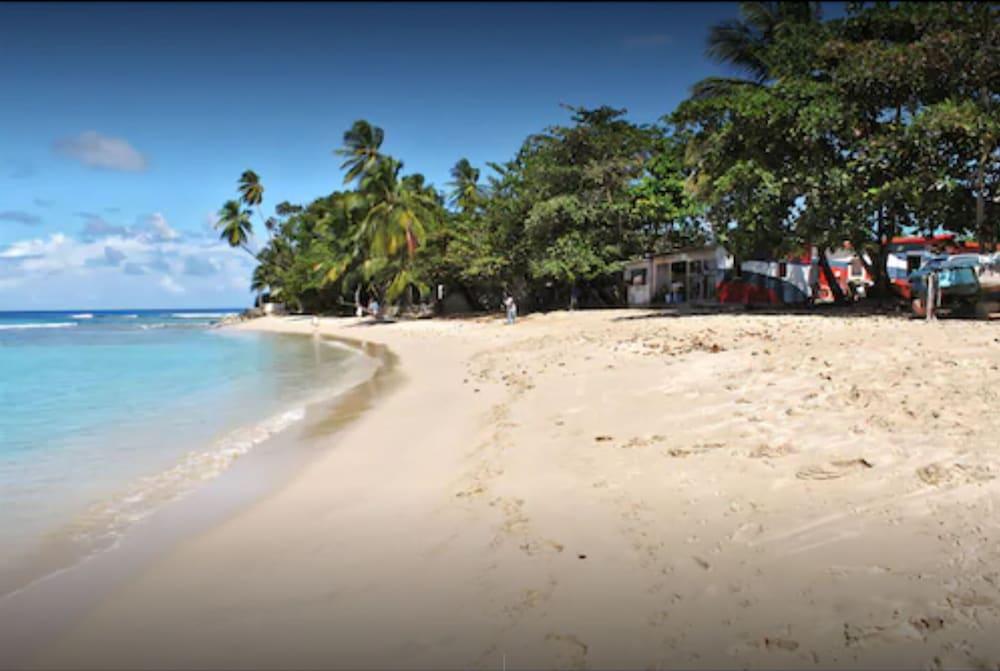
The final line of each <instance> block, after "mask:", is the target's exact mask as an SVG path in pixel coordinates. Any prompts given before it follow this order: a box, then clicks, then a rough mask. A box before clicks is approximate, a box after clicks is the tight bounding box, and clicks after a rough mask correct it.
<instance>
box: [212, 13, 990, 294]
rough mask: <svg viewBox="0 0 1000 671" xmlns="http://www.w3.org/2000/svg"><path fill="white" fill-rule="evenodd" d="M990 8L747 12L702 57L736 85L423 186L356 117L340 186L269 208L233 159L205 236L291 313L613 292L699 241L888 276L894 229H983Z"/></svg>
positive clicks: (574, 127) (580, 117)
mask: <svg viewBox="0 0 1000 671" xmlns="http://www.w3.org/2000/svg"><path fill="white" fill-rule="evenodd" d="M997 13H998V11H997V5H995V4H992V5H991V4H977V3H930V4H917V3H898V4H892V5H890V4H888V3H874V4H869V3H850V4H849V6H848V12H847V16H846V17H845V18H842V19H838V20H832V21H823V20H822V19H821V13H820V7H819V5H818V3H781V2H747V3H742V4H741V15H742V16H741V18H739V19H734V20H732V21H727V22H724V23H722V24H720V25H718V26H716V27H715V28H714V29H713V30H712V31H711V33H710V35H709V38H708V53H709V55H710V56H712V57H714V58H716V59H718V60H720V61H723V62H725V63H728V64H730V65H731V66H733V67H734V68H735V69H737V70H738V71H739V72H740V73H742V74H744V75H745V77H743V78H740V77H731V78H719V77H715V78H710V79H708V80H704V81H702V82H698V83H697V84H696V85H695V86H694V87H693V89H692V95H691V97H690V98H689V99H688V100H686V101H685V102H683V103H682V104H681V105H680V106H679V107H678V109H677V110H675V111H673V112H672V113H670V114H668V115H666V116H665V117H664V118H663V119H662V121H661V123H659V124H656V125H639V124H635V123H633V122H631V121H629V120H627V118H626V116H625V110H620V109H614V108H611V107H600V108H597V109H585V108H575V107H568V108H567V111H568V113H569V123H568V124H567V125H563V126H554V127H550V128H547V129H545V130H544V131H542V132H540V133H538V134H536V135H532V136H530V137H528V138H527V139H526V140H525V141H524V143H523V144H522V146H521V148H520V150H519V151H518V152H517V154H516V155H515V156H514V157H513V158H511V159H510V160H508V161H506V162H504V163H491V164H489V165H488V169H489V173H490V174H489V175H488V176H487V177H486V178H485V179H483V178H482V172H481V170H480V168H477V167H475V166H473V165H471V164H470V163H469V161H467V160H466V159H461V160H459V161H458V162H457V163H456V164H455V167H454V168H453V169H452V173H451V177H452V181H451V182H450V183H449V184H448V185H447V190H446V191H439V190H438V189H436V188H435V187H433V186H431V185H429V184H427V183H426V181H425V179H424V177H423V176H422V175H419V174H404V172H403V164H402V162H401V161H399V160H397V159H395V158H393V157H391V156H388V155H386V154H384V153H383V152H382V151H381V146H382V143H383V139H384V132H383V130H382V129H381V128H377V127H375V126H372V125H371V124H369V123H368V122H366V121H358V122H356V123H355V124H354V125H353V126H352V127H351V128H350V129H349V130H348V131H347V132H346V133H345V134H344V143H343V147H341V148H340V149H337V150H336V153H337V154H338V155H340V156H341V157H343V159H344V160H343V163H342V165H341V167H342V169H344V170H345V171H346V177H345V180H344V190H342V191H335V192H333V193H331V194H329V195H326V196H323V197H320V198H317V199H316V200H314V201H313V202H311V203H309V204H308V205H304V206H299V205H292V204H290V203H281V204H279V205H278V206H277V207H276V208H275V216H273V217H270V218H268V219H266V220H265V219H264V217H263V214H262V210H261V207H262V201H263V194H264V189H263V186H262V185H261V184H260V181H259V178H258V177H257V175H256V174H255V173H253V172H252V171H249V170H248V171H246V172H245V173H244V174H243V175H242V177H241V178H240V182H239V194H240V196H239V200H231V201H228V202H227V203H226V204H225V205H224V207H223V208H222V210H221V212H220V219H219V228H220V232H221V236H222V238H223V239H225V240H227V241H228V242H229V244H231V245H233V246H234V247H241V248H243V249H245V250H247V251H248V252H250V253H252V254H254V255H255V256H256V258H257V260H258V262H259V263H258V267H257V269H256V271H255V273H254V277H253V289H254V290H256V291H258V292H266V293H268V294H270V295H271V296H272V297H274V298H275V299H277V300H283V301H285V302H287V303H289V304H290V305H291V306H292V307H293V308H297V309H303V310H333V309H338V308H345V309H346V308H352V307H353V306H354V305H355V304H356V303H357V302H359V301H365V300H367V299H368V298H370V297H377V298H379V299H381V300H383V301H388V302H399V303H403V304H406V303H412V302H414V301H418V300H420V301H428V300H430V299H431V298H433V297H435V296H436V292H435V291H433V289H434V288H435V287H437V286H438V285H444V287H445V288H446V293H447V294H448V296H449V297H456V299H457V300H458V303H464V304H465V307H466V308H472V309H491V308H494V307H496V306H497V305H498V304H499V302H500V298H501V296H502V294H503V292H506V291H509V292H512V293H513V294H514V295H515V296H516V297H517V298H518V300H519V302H520V304H521V305H522V306H523V307H524V308H527V309H539V308H541V309H544V308H548V307H555V306H562V305H566V304H567V303H568V302H569V297H570V295H571V294H574V293H575V294H578V295H579V296H580V298H581V302H582V303H584V304H592V305H594V304H615V303H619V302H621V301H622V300H623V299H624V295H623V286H622V285H621V282H620V278H621V273H620V272H619V271H620V270H621V268H622V264H623V262H624V261H625V260H626V259H628V258H631V257H635V256H637V255H641V254H643V253H647V252H651V251H665V250H668V249H672V248H678V247H684V246H689V245H697V244H703V243H704V242H706V241H709V240H714V241H718V242H721V243H723V244H725V245H726V246H727V247H728V248H729V249H730V250H731V251H732V252H733V253H734V254H736V255H737V257H741V258H754V257H756V258H767V257H773V256H775V255H777V254H784V253H792V252H797V251H801V250H804V249H807V248H808V247H810V246H812V245H816V246H818V247H819V248H820V249H830V248H834V247H838V246H840V245H841V244H843V243H844V242H845V241H848V242H850V243H851V244H852V245H853V246H854V247H855V248H856V249H861V250H865V251H867V252H868V254H869V257H870V258H871V259H873V264H872V268H871V270H872V273H873V275H874V276H875V277H876V278H877V279H878V280H879V282H880V283H881V284H882V285H883V286H886V285H887V280H886V277H887V275H886V271H885V261H886V258H887V253H886V245H887V242H888V240H890V239H891V238H892V237H893V236H894V235H898V234H900V233H904V232H920V233H931V232H940V231H942V230H947V231H953V232H956V233H959V234H962V235H970V236H973V237H975V238H977V239H978V240H979V241H980V242H981V243H984V244H987V245H992V244H995V243H996V241H997V238H998V234H1000V230H998V227H1000V222H998V214H1000V213H998V205H1000V192H998V189H1000V114H998V109H1000V108H998V105H997V103H998V102H1000V101H998V100H997V97H998V95H1000V86H998V85H1000V58H998V54H1000V28H998V25H1000V23H998V21H997V19H998V16H997ZM254 209H256V212H257V215H258V218H259V219H260V221H261V222H262V223H263V224H264V227H265V229H266V230H267V234H268V237H267V239H266V241H265V242H264V244H263V245H262V246H261V247H260V249H259V251H258V252H256V253H255V252H253V251H252V249H251V241H252V240H253V226H252V217H251V215H252V213H253V210H254ZM821 261H822V262H824V265H825V256H823V257H821ZM827 270H828V268H827Z"/></svg>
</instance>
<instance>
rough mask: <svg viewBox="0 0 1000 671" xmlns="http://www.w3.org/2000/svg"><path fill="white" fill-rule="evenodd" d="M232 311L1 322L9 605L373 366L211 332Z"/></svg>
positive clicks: (310, 342) (327, 352) (77, 314)
mask: <svg viewBox="0 0 1000 671" xmlns="http://www.w3.org/2000/svg"><path fill="white" fill-rule="evenodd" d="M235 312H237V310H114V311H97V310H92V311H66V312H0V408H2V411H0V595H3V594H5V593H9V592H11V591H13V590H15V589H17V588H19V587H21V586H23V584H22V583H24V582H25V580H27V579H28V578H31V579H35V578H37V577H39V574H40V573H44V572H45V571H46V570H47V567H50V568H52V569H53V570H55V569H60V568H65V566H64V565H65V564H67V563H72V562H73V561H76V560H78V559H80V558H83V557H86V556H89V555H91V554H94V553H96V552H99V551H101V550H104V549H107V548H109V547H111V546H113V545H114V544H115V543H116V541H117V540H118V539H119V538H120V537H121V536H122V534H124V533H126V531H127V530H128V529H129V527H130V526H132V525H133V524H135V523H137V522H139V521H140V520H142V519H144V518H145V517H147V516H148V515H150V514H151V513H152V512H154V511H155V510H156V509H157V508H159V507H160V506H162V505H164V504H166V503H167V502H170V501H173V500H175V499H178V498H180V497H183V496H184V495H185V493H188V492H190V491H192V490H193V489H194V488H196V487H199V486H200V485H201V483H204V482H205V481H206V480H211V479H212V478H214V477H216V476H217V475H219V474H221V473H222V472H223V471H224V470H225V469H226V468H227V467H228V466H229V465H230V464H232V463H233V462H234V460H236V459H238V458H239V457H241V456H243V455H245V454H247V453H248V452H251V451H252V450H253V449H254V448H255V447H256V446H258V445H259V444H260V443H262V442H263V441H265V440H267V439H268V438H269V437H271V436H273V435H275V434H277V433H279V432H281V431H282V430H284V429H287V428H288V427H290V426H292V425H293V424H295V423H296V422H298V421H299V420H301V419H302V418H303V417H304V415H305V407H306V406H307V405H308V404H309V403H312V402H316V401H319V400H322V399H323V398H325V397H329V396H330V395H331V394H333V393H335V392H336V391H337V390H338V386H337V382H338V380H347V379H349V378H351V372H352V371H355V370H356V369H357V367H358V364H359V361H360V360H361V359H363V358H364V357H363V356H362V355H360V354H357V353H355V352H353V351H352V350H350V349H348V348H346V347H342V346H339V345H337V344H336V343H333V342H329V341H326V340H322V339H319V338H309V337H302V336H289V335H272V334H259V333H248V332H241V331H231V330H227V329H215V328H212V326H213V325H214V324H215V323H216V322H217V321H218V320H219V319H220V318H221V317H223V316H224V315H226V314H231V313H235ZM50 564H51V566H49V565H50Z"/></svg>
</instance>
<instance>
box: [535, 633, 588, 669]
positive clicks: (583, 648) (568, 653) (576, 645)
mask: <svg viewBox="0 0 1000 671" xmlns="http://www.w3.org/2000/svg"><path fill="white" fill-rule="evenodd" d="M545 640H546V641H550V642H552V643H554V644H555V645H557V646H558V647H559V653H560V654H559V663H558V666H559V668H573V669H583V668H586V666H587V650H588V649H589V648H588V646H587V644H586V643H584V642H583V641H581V640H580V639H578V638H577V637H576V636H574V635H573V634H547V635H546V636H545Z"/></svg>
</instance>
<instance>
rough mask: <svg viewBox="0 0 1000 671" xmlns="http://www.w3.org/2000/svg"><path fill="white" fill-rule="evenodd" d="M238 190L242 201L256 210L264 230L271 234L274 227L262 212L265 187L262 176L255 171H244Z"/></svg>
mask: <svg viewBox="0 0 1000 671" xmlns="http://www.w3.org/2000/svg"><path fill="white" fill-rule="evenodd" d="M237 188H238V190H239V192H240V200H241V201H243V204H244V205H246V206H247V207H253V208H256V210H257V216H258V217H260V220H261V222H263V224H264V228H265V229H267V231H268V233H269V234H270V232H271V230H272V228H273V226H269V225H268V223H267V222H266V221H264V215H263V214H262V213H261V211H260V204H261V203H262V202H263V201H264V185H263V184H261V183H260V176H259V175H257V173H255V172H254V171H253V170H244V171H243V174H242V175H240V181H239V186H238V187H237Z"/></svg>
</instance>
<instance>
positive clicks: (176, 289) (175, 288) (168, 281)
mask: <svg viewBox="0 0 1000 671" xmlns="http://www.w3.org/2000/svg"><path fill="white" fill-rule="evenodd" d="M157 284H158V285H159V286H160V287H161V288H163V289H165V290H166V291H168V292H170V293H172V294H182V293H184V287H182V286H181V285H180V284H178V283H177V280H175V279H174V278H172V277H171V276H170V275H163V276H162V277H160V281H159V282H157Z"/></svg>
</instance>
